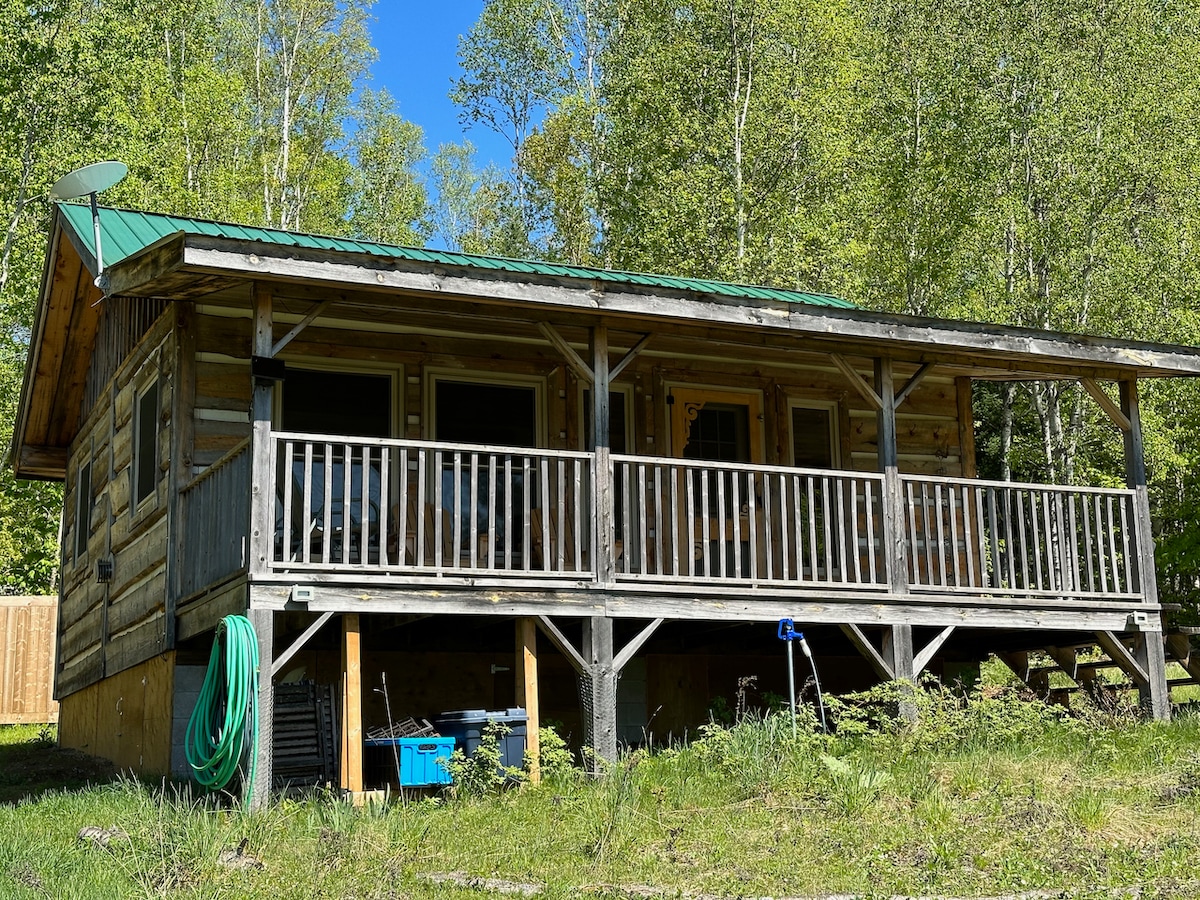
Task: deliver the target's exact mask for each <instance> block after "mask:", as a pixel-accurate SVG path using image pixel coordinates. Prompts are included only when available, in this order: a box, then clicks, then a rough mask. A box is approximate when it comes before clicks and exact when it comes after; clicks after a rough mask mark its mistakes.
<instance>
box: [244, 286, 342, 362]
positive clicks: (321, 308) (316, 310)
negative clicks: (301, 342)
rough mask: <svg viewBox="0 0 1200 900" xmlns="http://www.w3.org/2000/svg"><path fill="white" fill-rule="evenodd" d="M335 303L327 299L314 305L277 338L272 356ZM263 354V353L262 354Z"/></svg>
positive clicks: (277, 353)
mask: <svg viewBox="0 0 1200 900" xmlns="http://www.w3.org/2000/svg"><path fill="white" fill-rule="evenodd" d="M332 304H333V300H325V301H323V302H321V303H318V304H317V305H316V306H314V307H313V309H312V311H311V312H310V313H309V314H308V315H306V316H305V317H304V318H303V319H301V320H300V321H299V322H298V323H296V325H295V326H294V327H293V328H292V329H291V330H290V331H289V332H288V333H287V334H285V335H284V336H283V337H281V338H280V339H279V340H277V341H276V342H275V343H274V345H273V346H272V347H271V353H270V355H271V356H278V355H279V351H281V350H282V349H283V348H284V347H286V346H287V345H288V344H290V343H291V342H292V341H293V340H294V339H295V338H296V337H297V336H298V335H299V334H300V332H302V331H303V330H304V329H305V328H307V327H308V326H309V325H311V324H312V323H313V322H314V321H316V318H317V316H319V315H321V313H323V312H325V310H327V309H329V307H330V306H331V305H332ZM260 355H261V354H260Z"/></svg>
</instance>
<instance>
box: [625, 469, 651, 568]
mask: <svg viewBox="0 0 1200 900" xmlns="http://www.w3.org/2000/svg"><path fill="white" fill-rule="evenodd" d="M626 478H628V476H626ZM637 487H638V520H637V521H638V527H637V534H636V535H630V533H629V528H628V526H627V527H626V529H625V535H624V537H623V544H622V547H621V555H622V557H623V558H624V560H625V571H626V572H628V571H630V568H631V566H632V565H633V564H634V559H633V557H634V554H636V555H637V569H638V571H640V572H644V571H646V560H645V556H646V546H647V538H648V537H649V532H647V530H646V464H645V463H641V462H640V463H638V466H637ZM626 509H628V507H626ZM626 518H628V513H626Z"/></svg>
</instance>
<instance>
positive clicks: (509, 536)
mask: <svg viewBox="0 0 1200 900" xmlns="http://www.w3.org/2000/svg"><path fill="white" fill-rule="evenodd" d="M512 501H513V477H512V454H511V453H505V454H504V521H503V523H502V524H503V526H504V569H505V571H508V570H510V569H512V567H513V558H512V557H513V544H515V543H516V541H517V537H516V535H515V534H513V515H512Z"/></svg>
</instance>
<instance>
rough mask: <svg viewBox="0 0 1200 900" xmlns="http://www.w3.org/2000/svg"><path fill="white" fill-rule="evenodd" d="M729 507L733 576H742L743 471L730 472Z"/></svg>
mask: <svg viewBox="0 0 1200 900" xmlns="http://www.w3.org/2000/svg"><path fill="white" fill-rule="evenodd" d="M729 507H730V518H731V519H732V521H733V546H734V552H733V577H734V578H739V579H740V578H741V577H742V575H743V572H742V473H741V472H731V473H730V474H729Z"/></svg>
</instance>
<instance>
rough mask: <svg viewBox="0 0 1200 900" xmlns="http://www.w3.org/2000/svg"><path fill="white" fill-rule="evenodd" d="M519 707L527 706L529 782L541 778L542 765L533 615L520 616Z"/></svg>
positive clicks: (533, 782)
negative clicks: (540, 759)
mask: <svg viewBox="0 0 1200 900" xmlns="http://www.w3.org/2000/svg"><path fill="white" fill-rule="evenodd" d="M516 689H517V706H523V707H524V708H525V753H526V755H527V756H528V758H529V782H530V783H531V784H538V783H539V782H541V780H542V770H541V765H540V764H539V758H540V756H539V754H540V750H541V747H540V744H539V742H538V729H539V728H540V727H541V716H540V710H539V701H538V655H537V620H536V619H535V618H533V617H532V616H521V617H520V618H519V619H517V684H516Z"/></svg>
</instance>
